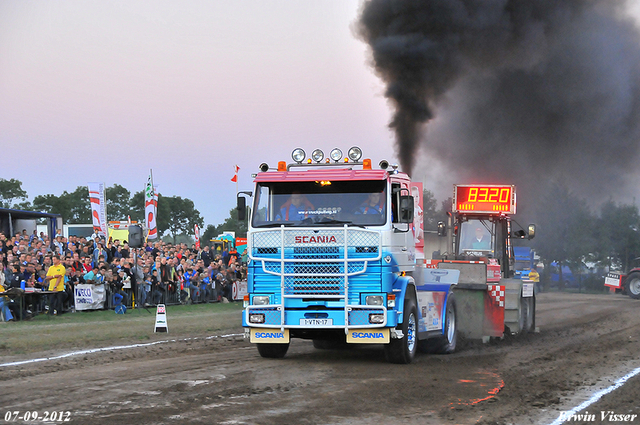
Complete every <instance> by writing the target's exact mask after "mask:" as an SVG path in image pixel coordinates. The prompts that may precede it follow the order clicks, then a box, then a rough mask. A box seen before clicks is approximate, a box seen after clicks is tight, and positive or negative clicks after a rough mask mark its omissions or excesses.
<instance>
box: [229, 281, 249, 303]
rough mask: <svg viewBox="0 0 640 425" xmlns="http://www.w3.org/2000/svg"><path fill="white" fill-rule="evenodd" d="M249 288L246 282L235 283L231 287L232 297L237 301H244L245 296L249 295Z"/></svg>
mask: <svg viewBox="0 0 640 425" xmlns="http://www.w3.org/2000/svg"><path fill="white" fill-rule="evenodd" d="M248 286H249V285H247V281H246V280H244V281H236V282H233V285H232V286H231V297H232V298H233V299H234V300H236V301H238V300H242V299H244V296H245V295H247V294H248V293H249V288H248Z"/></svg>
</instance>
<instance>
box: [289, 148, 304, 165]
mask: <svg viewBox="0 0 640 425" xmlns="http://www.w3.org/2000/svg"><path fill="white" fill-rule="evenodd" d="M306 156H307V154H306V153H305V152H304V150H302V149H301V148H296V149H294V150H293V152H291V158H293V160H294V161H295V162H297V163H298V164H302V161H304V158H305V157H306Z"/></svg>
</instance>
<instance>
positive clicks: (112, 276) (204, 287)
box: [0, 231, 247, 320]
mask: <svg viewBox="0 0 640 425" xmlns="http://www.w3.org/2000/svg"><path fill="white" fill-rule="evenodd" d="M58 260H59V262H58ZM246 261H247V259H246V251H245V252H244V253H242V254H238V253H237V252H235V251H231V252H228V251H226V250H225V251H219V252H214V251H213V250H212V249H211V247H209V246H208V245H205V246H204V247H203V248H202V249H196V247H195V245H191V247H190V248H189V247H188V246H187V244H184V243H182V244H175V245H174V244H171V243H167V242H162V241H150V242H148V243H147V244H146V246H144V247H143V248H137V249H134V248H131V247H129V245H128V243H127V241H119V240H117V239H116V240H113V241H112V240H110V239H109V240H107V239H105V238H104V237H103V236H100V235H98V234H96V233H94V234H93V235H91V236H90V237H86V238H85V237H77V236H69V238H65V237H64V236H62V235H61V234H57V235H56V236H55V237H54V238H53V240H50V238H49V237H48V236H47V235H45V234H44V233H43V232H41V233H40V234H39V235H38V234H37V232H36V231H34V232H33V234H31V235H29V234H27V232H26V231H23V232H21V233H18V234H16V235H15V236H13V237H11V238H8V237H7V236H6V235H4V234H3V233H0V266H1V268H0V292H4V291H7V293H9V292H10V291H25V290H26V291H27V292H25V293H24V304H25V305H24V308H22V309H18V305H17V303H16V302H12V301H11V298H10V297H4V296H3V297H0V309H2V311H3V313H4V317H5V320H16V319H25V318H30V317H31V315H32V314H34V312H45V311H48V313H49V314H51V315H56V314H61V313H63V312H66V311H73V310H74V309H75V306H74V286H75V285H77V284H93V285H104V289H105V292H106V294H107V296H106V299H107V302H105V304H104V308H114V306H117V305H119V304H123V305H125V306H127V307H135V306H145V307H146V306H149V305H155V304H161V303H164V304H177V303H182V304H185V303H202V302H224V301H228V300H232V297H231V294H232V289H231V288H232V285H233V283H234V282H236V281H239V280H244V279H246ZM57 264H59V265H61V266H63V268H64V270H63V272H62V274H64V286H62V284H60V286H59V288H58V287H56V283H55V282H56V279H57V278H56V276H57V275H56V273H57V272H58V270H61V269H59V268H58V267H59V266H58V265H57ZM60 283H62V279H60ZM29 288H35V290H43V291H53V292H55V291H58V292H60V293H59V294H57V293H56V294H53V293H52V294H49V297H42V296H38V297H36V296H33V295H29V291H31V289H29Z"/></svg>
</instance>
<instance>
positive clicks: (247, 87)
mask: <svg viewBox="0 0 640 425" xmlns="http://www.w3.org/2000/svg"><path fill="white" fill-rule="evenodd" d="M359 7H360V5H359V2H358V1H355V0H352V1H345V0H332V1H319V2H310V1H299V0H287V1H241V2H236V1H148V2H147V1H134V2H132V1H122V2H120V1H87V0H82V1H24V0H20V1H6V0H2V1H0V146H1V148H2V164H3V167H2V173H1V177H2V178H5V179H10V178H16V179H18V180H20V181H22V182H23V188H24V189H25V190H26V191H27V193H28V194H29V198H30V200H33V198H34V197H35V196H36V195H41V194H48V193H52V194H54V195H60V194H61V193H62V192H63V191H64V190H67V191H73V190H75V189H76V187H77V186H81V185H86V184H87V182H90V181H96V182H104V183H106V185H107V186H111V185H113V184H115V183H117V184H120V185H123V186H125V187H126V188H128V189H129V190H130V191H131V192H132V193H133V192H135V191H138V190H142V189H143V188H144V185H145V183H146V180H147V177H148V174H149V169H151V168H152V169H153V176H154V182H155V183H156V185H157V186H158V189H159V191H160V193H162V194H163V195H166V196H182V197H186V198H190V199H192V200H193V201H194V202H195V205H196V208H197V209H198V210H199V211H200V212H201V213H202V215H203V217H204V220H205V223H206V224H218V223H221V222H222V221H223V220H224V219H225V218H226V217H227V216H228V213H229V210H230V209H231V208H233V206H234V205H235V190H236V186H235V184H234V183H232V182H231V181H230V179H231V177H233V165H235V164H237V165H238V166H240V172H239V189H240V190H243V189H244V190H248V189H251V186H252V183H251V173H254V172H257V170H258V166H259V164H260V163H261V162H267V163H270V164H274V165H275V164H276V163H277V161H279V160H285V161H289V160H290V154H291V151H292V150H293V148H295V147H298V146H300V147H302V148H304V149H305V150H306V151H307V153H310V152H311V150H313V149H314V148H323V149H324V150H325V151H327V152H328V151H329V150H330V149H331V148H334V147H340V148H342V149H343V151H345V152H346V150H347V149H348V148H349V147H350V146H352V145H360V146H361V147H362V148H363V150H364V152H365V155H366V156H368V157H371V158H372V159H373V160H374V161H375V163H377V162H378V161H379V160H380V159H383V158H385V159H388V160H390V161H393V160H394V146H393V136H392V134H391V133H390V131H389V130H388V128H387V123H388V121H389V117H390V112H389V107H388V105H387V103H386V100H385V99H384V97H383V90H384V89H383V85H382V83H381V82H380V81H379V80H378V78H377V77H376V76H375V75H374V73H373V71H372V70H371V68H370V67H369V65H368V62H367V61H368V59H367V50H366V46H365V45H364V43H363V42H361V41H360V40H358V39H357V38H356V37H355V36H354V35H353V32H352V25H353V22H354V21H355V20H356V18H357V16H358V10H359ZM121 218H124V217H109V220H117V219H121Z"/></svg>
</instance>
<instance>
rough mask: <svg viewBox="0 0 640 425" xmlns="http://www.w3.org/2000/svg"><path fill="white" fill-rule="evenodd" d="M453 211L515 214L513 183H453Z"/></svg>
mask: <svg viewBox="0 0 640 425" xmlns="http://www.w3.org/2000/svg"><path fill="white" fill-rule="evenodd" d="M452 209H453V212H461V213H480V214H499V213H505V214H515V213H516V187H515V186H514V185H474V184H460V185H454V189H453V205H452Z"/></svg>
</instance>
